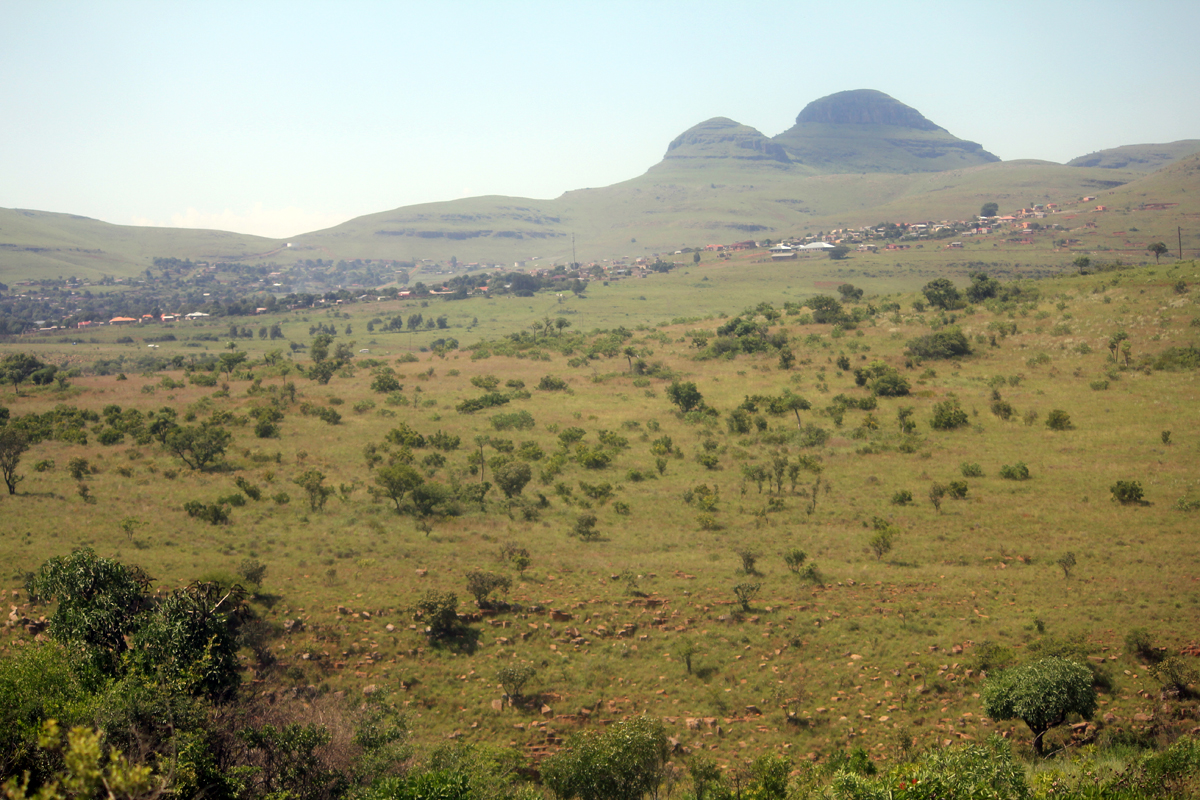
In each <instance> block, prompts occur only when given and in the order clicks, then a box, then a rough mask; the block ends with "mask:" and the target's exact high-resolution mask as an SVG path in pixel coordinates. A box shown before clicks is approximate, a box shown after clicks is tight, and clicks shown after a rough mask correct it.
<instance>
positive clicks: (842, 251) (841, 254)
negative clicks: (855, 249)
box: [825, 244, 850, 261]
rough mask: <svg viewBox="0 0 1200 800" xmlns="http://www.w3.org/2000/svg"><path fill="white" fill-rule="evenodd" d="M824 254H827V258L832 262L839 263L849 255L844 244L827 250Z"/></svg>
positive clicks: (848, 249) (847, 248) (848, 250)
mask: <svg viewBox="0 0 1200 800" xmlns="http://www.w3.org/2000/svg"><path fill="white" fill-rule="evenodd" d="M825 252H827V253H829V257H830V258H832V259H833V260H834V261H841V260H842V259H843V258H845V257H846V256H847V255H848V254H849V253H850V248H849V247H846V245H844V244H839V245H835V246H834V247H831V248H829V249H828V250H826V251H825Z"/></svg>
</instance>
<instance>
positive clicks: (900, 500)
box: [892, 489, 913, 506]
mask: <svg viewBox="0 0 1200 800" xmlns="http://www.w3.org/2000/svg"><path fill="white" fill-rule="evenodd" d="M912 501H913V496H912V492H910V491H909V490H908V489H901V490H900V491H898V492H896V493H895V494H894V495H892V505H894V506H906V505H908V504H909V503H911V502H912Z"/></svg>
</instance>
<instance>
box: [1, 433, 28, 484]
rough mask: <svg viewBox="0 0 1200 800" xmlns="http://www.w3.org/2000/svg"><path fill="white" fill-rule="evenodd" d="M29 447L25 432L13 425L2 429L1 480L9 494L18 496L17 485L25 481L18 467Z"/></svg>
mask: <svg viewBox="0 0 1200 800" xmlns="http://www.w3.org/2000/svg"><path fill="white" fill-rule="evenodd" d="M29 445H30V441H29V436H28V435H26V433H25V432H24V431H22V430H19V429H18V428H16V427H15V426H12V425H5V426H4V427H2V428H0V478H3V479H4V485H5V486H7V487H8V493H9V494H16V493H17V484H18V483H20V482H21V481H23V480H24V476H22V475H18V474H17V467H18V465H20V463H21V455H22V454H23V453H24V452H25V451H26V450H28V449H29Z"/></svg>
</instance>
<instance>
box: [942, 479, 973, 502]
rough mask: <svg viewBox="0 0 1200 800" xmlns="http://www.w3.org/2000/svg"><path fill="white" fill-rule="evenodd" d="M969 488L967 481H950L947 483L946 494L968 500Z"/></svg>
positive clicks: (956, 498)
mask: <svg viewBox="0 0 1200 800" xmlns="http://www.w3.org/2000/svg"><path fill="white" fill-rule="evenodd" d="M967 489H968V487H967V482H966V481H950V482H949V483H948V484H946V494H948V495H950V497H951V498H953V499H955V500H966V499H967Z"/></svg>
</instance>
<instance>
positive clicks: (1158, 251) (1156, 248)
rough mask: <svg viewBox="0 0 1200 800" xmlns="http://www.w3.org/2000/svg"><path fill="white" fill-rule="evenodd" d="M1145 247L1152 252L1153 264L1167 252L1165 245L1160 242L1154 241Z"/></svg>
mask: <svg viewBox="0 0 1200 800" xmlns="http://www.w3.org/2000/svg"><path fill="white" fill-rule="evenodd" d="M1146 249H1147V250H1149V251H1150V252H1151V253H1154V263H1155V264H1157V263H1158V259H1159V258H1160V257H1161V256H1165V255H1166V254H1167V252H1168V251H1167V246H1166V245H1165V244H1163V243H1162V242H1155V243H1153V244H1151V245H1149V246H1148V247H1147V248H1146Z"/></svg>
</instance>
